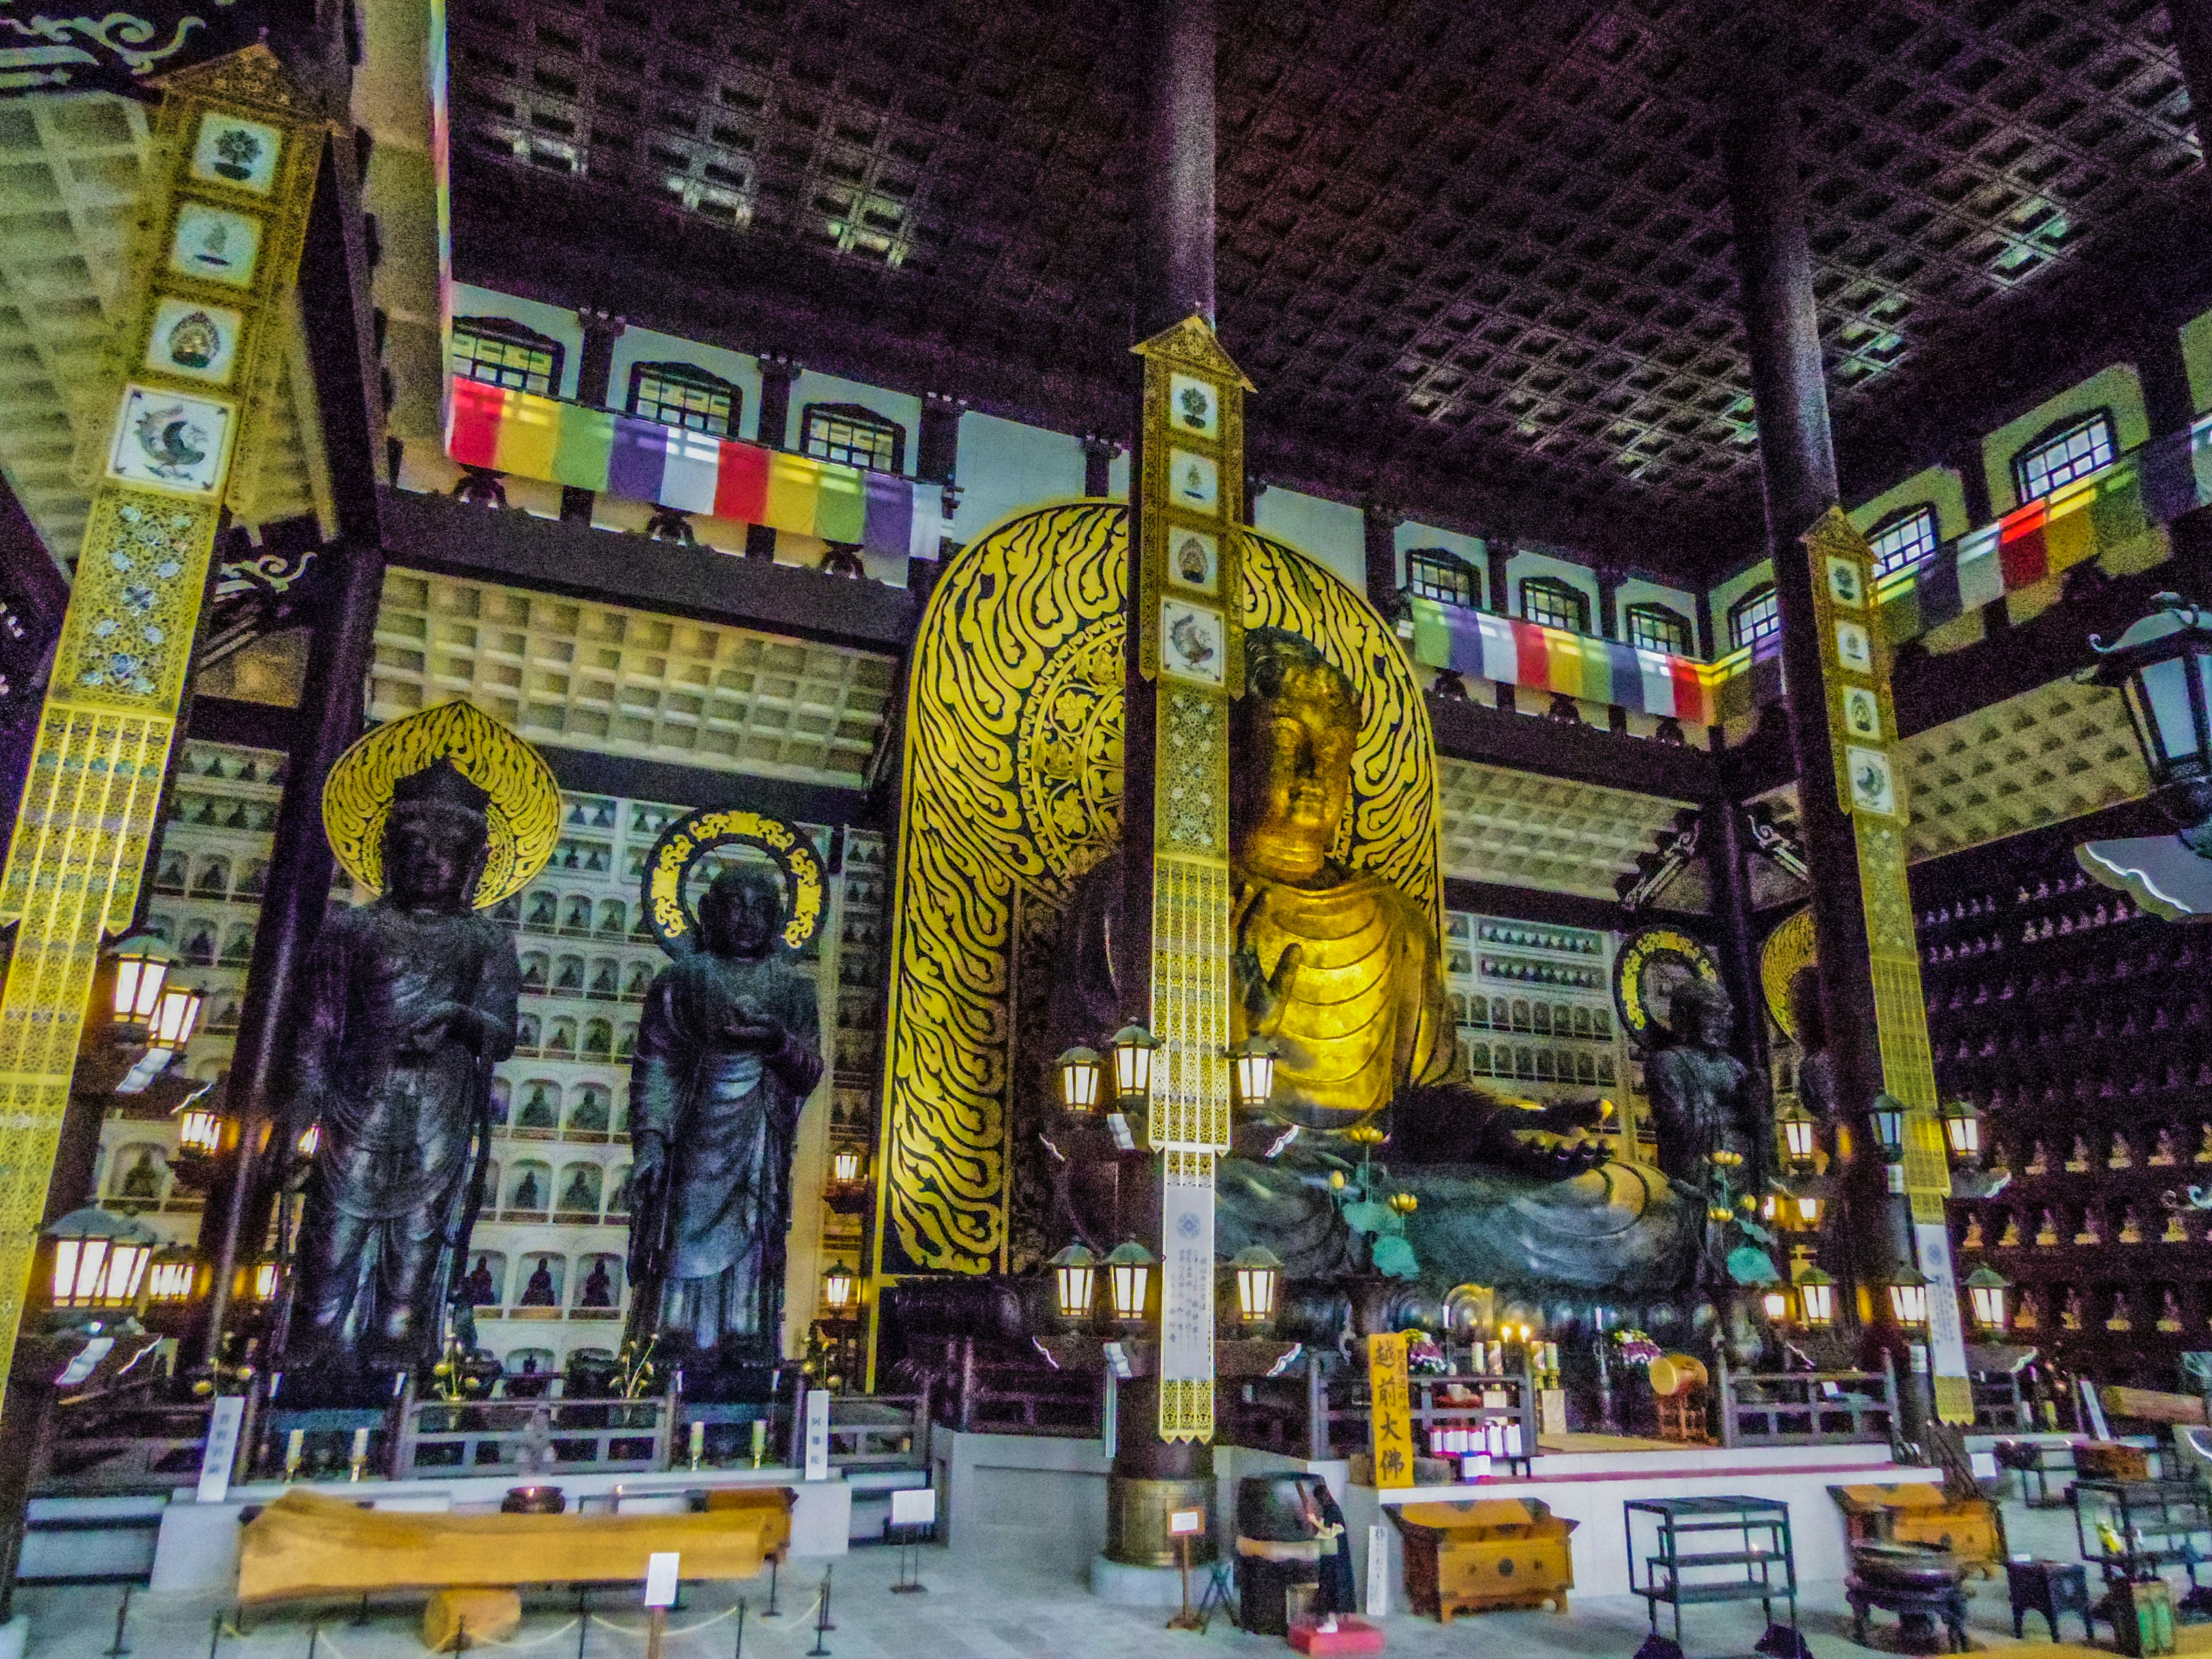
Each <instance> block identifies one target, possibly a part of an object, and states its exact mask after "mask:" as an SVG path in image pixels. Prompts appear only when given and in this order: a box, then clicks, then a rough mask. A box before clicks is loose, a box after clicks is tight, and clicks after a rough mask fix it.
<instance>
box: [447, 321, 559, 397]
mask: <svg viewBox="0 0 2212 1659" xmlns="http://www.w3.org/2000/svg"><path fill="white" fill-rule="evenodd" d="M564 355H565V353H564V349H563V348H562V344H561V343H560V342H559V341H558V340H556V339H551V338H549V337H547V336H545V335H543V334H540V333H539V332H538V331H537V330H536V329H534V328H525V327H524V326H523V325H521V324H520V323H518V322H513V321H510V320H509V319H507V318H505V317H456V318H454V319H453V351H452V353H451V354H450V356H449V357H448V359H447V361H448V362H451V363H452V365H453V373H454V374H458V375H459V376H460V377H461V378H462V379H463V380H483V381H484V382H486V383H487V384H488V385H491V386H513V387H514V388H515V389H516V390H517V391H519V392H536V393H537V394H538V396H539V397H541V398H557V397H559V396H560V395H561V362H562V356H564Z"/></svg>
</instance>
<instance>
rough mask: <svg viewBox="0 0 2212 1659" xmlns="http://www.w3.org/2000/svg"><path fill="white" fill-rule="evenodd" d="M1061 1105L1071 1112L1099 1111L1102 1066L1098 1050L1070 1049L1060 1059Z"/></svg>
mask: <svg viewBox="0 0 2212 1659" xmlns="http://www.w3.org/2000/svg"><path fill="white" fill-rule="evenodd" d="M1059 1068H1060V1104H1061V1105H1063V1106H1065V1107H1066V1109H1068V1110H1069V1111H1071V1112H1095V1111H1097V1109H1098V1085H1099V1082H1100V1080H1101V1070H1102V1068H1101V1066H1100V1065H1099V1061H1098V1054H1097V1050H1096V1049H1091V1048H1070V1049H1069V1050H1068V1051H1067V1052H1066V1054H1062V1055H1061V1056H1060V1061H1059Z"/></svg>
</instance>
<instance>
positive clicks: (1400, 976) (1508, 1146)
mask: <svg viewBox="0 0 2212 1659" xmlns="http://www.w3.org/2000/svg"><path fill="white" fill-rule="evenodd" d="M1245 662H1246V684H1247V688H1248V690H1247V695H1246V696H1244V697H1243V699H1242V700H1241V702H1239V703H1238V705H1237V710H1236V717H1235V722H1234V725H1233V726H1232V738H1231V757H1232V759H1231V766H1232V769H1233V772H1234V778H1233V787H1232V794H1231V878H1232V904H1233V910H1232V914H1231V940H1232V950H1233V957H1232V962H1231V982H1232V990H1233V993H1234V995H1233V999H1232V1013H1231V1028H1232V1029H1231V1041H1232V1042H1239V1041H1242V1040H1243V1039H1244V1038H1245V1037H1246V1036H1251V1035H1257V1036H1264V1037H1267V1038H1269V1039H1271V1040H1272V1041H1273V1042H1274V1043H1275V1045H1276V1047H1277V1050H1278V1054H1277V1060H1276V1066H1275V1085H1274V1093H1273V1097H1272V1098H1271V1099H1270V1100H1269V1101H1268V1102H1267V1103H1266V1104H1265V1105H1264V1106H1262V1107H1257V1108H1254V1109H1249V1110H1248V1111H1247V1112H1246V1114H1245V1115H1244V1116H1243V1120H1242V1121H1240V1122H1239V1124H1238V1126H1237V1156H1234V1157H1231V1158H1228V1159H1226V1160H1225V1162H1224V1165H1223V1168H1222V1170H1221V1178H1220V1182H1219V1191H1220V1195H1221V1199H1220V1201H1221V1206H1222V1210H1221V1224H1220V1225H1221V1231H1220V1233H1219V1234H1218V1237H1217V1246H1218V1248H1220V1249H1224V1250H1225V1251H1227V1250H1233V1249H1235V1248H1237V1243H1236V1242H1232V1241H1243V1240H1247V1239H1249V1241H1251V1242H1258V1243H1267V1245H1268V1246H1269V1248H1271V1249H1274V1250H1275V1251H1276V1252H1277V1254H1278V1255H1280V1256H1282V1257H1283V1259H1284V1261H1285V1267H1286V1269H1287V1270H1288V1271H1289V1272H1290V1273H1291V1274H1292V1275H1293V1276H1294V1277H1305V1276H1321V1275H1326V1274H1328V1273H1334V1272H1341V1271H1349V1270H1352V1268H1354V1267H1357V1265H1358V1262H1357V1259H1356V1256H1357V1253H1356V1252H1355V1251H1353V1250H1352V1249H1350V1248H1349V1242H1348V1240H1347V1239H1346V1237H1345V1235H1344V1231H1343V1229H1342V1227H1341V1225H1340V1224H1339V1223H1338V1222H1337V1220H1336V1217H1335V1212H1334V1208H1333V1207H1332V1206H1331V1205H1330V1202H1329V1200H1328V1185H1327V1181H1326V1176H1325V1165H1326V1164H1327V1160H1328V1157H1329V1155H1330V1149H1331V1147H1332V1146H1334V1152H1336V1153H1339V1154H1342V1153H1350V1154H1351V1155H1352V1157H1353V1158H1357V1157H1358V1155H1359V1154H1358V1147H1357V1146H1348V1145H1346V1139H1347V1132H1350V1131H1352V1130H1355V1129H1358V1128H1361V1127H1364V1126H1368V1125H1370V1124H1371V1125H1373V1126H1374V1127H1377V1128H1382V1129H1385V1130H1387V1131H1388V1133H1389V1142H1388V1144H1387V1146H1384V1147H1383V1148H1382V1149H1380V1152H1379V1154H1378V1155H1379V1156H1382V1157H1383V1158H1387V1159H1388V1160H1389V1164H1390V1166H1391V1169H1392V1170H1393V1180H1394V1181H1395V1182H1397V1183H1398V1184H1399V1185H1400V1186H1401V1187H1402V1188H1404V1189H1405V1190H1406V1191H1407V1192H1409V1193H1411V1194H1413V1196H1414V1197H1415V1198H1416V1199H1417V1200H1419V1204H1418V1208H1417V1210H1416V1211H1415V1212H1413V1213H1412V1214H1410V1215H1409V1216H1408V1217H1407V1235H1408V1237H1409V1238H1410V1240H1411V1242H1412V1243H1413V1247H1414V1249H1415V1250H1416V1252H1417V1254H1418V1255H1419V1260H1420V1261H1421V1262H1422V1264H1423V1277H1424V1279H1437V1280H1440V1281H1442V1282H1443V1283H1445V1284H1447V1285H1449V1284H1455V1283H1460V1282H1466V1281H1479V1282H1482V1283H1498V1284H1507V1285H1528V1286H1531V1287H1543V1286H1549V1287H1554V1288H1569V1289H1588V1290H1607V1289H1612V1288H1615V1287H1624V1288H1627V1289H1629V1290H1631V1291H1634V1290H1638V1289H1643V1290H1649V1291H1652V1292H1654V1293H1655V1294H1656V1293H1658V1292H1659V1291H1662V1289H1664V1290H1669V1291H1679V1290H1680V1289H1682V1288H1685V1287H1686V1284H1687V1279H1688V1274H1689V1273H1690V1269H1691V1266H1692V1260H1693V1258H1694V1255H1695V1241H1696V1237H1697V1229H1696V1228H1695V1227H1694V1226H1693V1225H1692V1222H1691V1219H1690V1206H1689V1205H1688V1203H1687V1201H1686V1198H1685V1197H1684V1195H1683V1194H1680V1193H1678V1192H1677V1191H1676V1190H1675V1189H1674V1188H1673V1187H1672V1186H1670V1184H1669V1183H1668V1181H1667V1179H1666V1177H1665V1176H1662V1175H1661V1174H1660V1172H1659V1171H1658V1170H1651V1169H1647V1168H1645V1167H1644V1166H1642V1165H1638V1164H1611V1163H1607V1152H1608V1148H1607V1146H1606V1144H1605V1142H1604V1141H1603V1140H1601V1139H1600V1138H1599V1136H1598V1134H1597V1133H1596V1132H1597V1130H1598V1128H1599V1127H1600V1125H1601V1121H1602V1119H1601V1107H1600V1105H1599V1103H1598V1102H1597V1101H1596V1100H1595V1099H1592V1100H1590V1101H1588V1102H1584V1103H1571V1104H1559V1105H1553V1106H1548V1107H1539V1106H1536V1105H1534V1104H1531V1103H1517V1102H1512V1101H1508V1100H1506V1099H1504V1098H1502V1097H1498V1096H1497V1095H1493V1094H1492V1093H1490V1092H1488V1091H1486V1090H1484V1089H1481V1088H1480V1087H1478V1086H1477V1085H1475V1084H1474V1083H1473V1082H1472V1081H1470V1080H1469V1079H1468V1073H1467V1072H1466V1069H1465V1066H1464V1062H1463V1060H1462V1054H1461V1051H1460V1048H1459V1044H1458V1042H1457V1033H1456V1030H1455V1023H1454V1020H1453V1017H1452V1009H1451V1004H1450V1001H1449V996H1448V994H1447V993H1446V990H1445V987H1444V980H1443V956H1442V951H1441V947H1440V941H1439V940H1438V938H1437V930H1436V927H1435V925H1434V923H1433V922H1432V921H1431V919H1430V918H1429V916H1428V915H1427V914H1426V913H1425V911H1424V910H1423V908H1421V906H1420V905H1419V904H1418V903H1417V902H1415V901H1414V900H1413V898H1411V897H1410V896H1407V894H1406V893H1405V892H1404V891H1403V890H1401V889H1399V888H1398V887H1396V886H1395V885H1394V884H1392V883H1390V882H1389V881H1388V880H1387V879H1385V878H1383V877H1381V876H1378V875H1376V874H1374V873H1372V872H1365V871H1360V870H1356V869H1348V868H1346V866H1343V865H1342V864H1340V863H1339V862H1337V861H1336V860H1334V859H1333V858H1332V857H1331V856H1330V849H1331V847H1332V844H1333V843H1334V840H1335V836H1336V831H1337V827H1338V825H1339V824H1340V823H1341V822H1342V821H1343V818H1344V816H1345V813H1346V810H1347V809H1348V806H1349V804H1350V800H1351V796H1352V781H1351V769H1352V753H1353V749H1354V745H1355V739H1356V737H1357V734H1358V729H1359V724H1360V706H1359V700H1358V691H1357V690H1355V689H1354V688H1353V686H1352V684H1351V683H1350V682H1349V681H1348V680H1347V679H1346V678H1345V676H1344V675H1343V674H1342V673H1341V672H1340V671H1338V670H1337V669H1336V668H1335V667H1334V665H1331V664H1329V663H1328V661H1327V660H1326V659H1324V658H1323V657H1322V654H1321V653H1320V652H1319V651H1317V650H1316V648H1315V647H1313V646H1312V645H1311V644H1310V643H1309V642H1308V641H1305V640H1304V639H1301V638H1299V637H1298V636H1297V635H1292V634H1289V633H1285V632H1283V631H1281V630H1279V629H1253V630H1252V631H1251V632H1250V633H1249V634H1248V635H1246V636H1245ZM1122 888H1123V881H1122V877H1121V869H1120V861H1119V858H1118V855H1117V856H1116V857H1115V858H1114V859H1111V860H1108V861H1107V862H1106V863H1105V864H1103V865H1102V866H1099V867H1098V868H1097V869H1096V870H1094V871H1092V872H1091V874H1090V875H1089V876H1087V877H1086V878H1085V879H1084V880H1083V881H1082V882H1081V883H1080V884H1079V885H1078V888H1077V891H1076V894H1075V896H1074V900H1073V902H1072V903H1071V905H1070V907H1069V911H1068V915H1067V919H1066V923H1065V926H1064V931H1063V933H1062V939H1063V941H1064V943H1065V959H1066V963H1067V968H1068V971H1067V972H1066V974H1065V975H1063V977H1062V978H1061V979H1060V981H1059V983H1058V985H1057V986H1056V987H1055V992H1054V1007H1053V1015H1052V1026H1053V1037H1052V1040H1051V1042H1048V1045H1047V1049H1046V1051H1047V1052H1056V1051H1057V1050H1058V1049H1059V1048H1066V1047H1071V1046H1073V1044H1075V1043H1077V1042H1084V1041H1086V1040H1090V1039H1091V1038H1093V1036H1094V1034H1095V1033H1097V1032H1098V1031H1102V1030H1111V1029H1112V1028H1113V1027H1114V1026H1115V1025H1116V1024H1120V1023H1121V1020H1122V1018H1126V1017H1127V1016H1126V1012H1125V1005H1124V1003H1123V1002H1122V1000H1121V998H1120V997H1119V996H1118V995H1117V994H1116V992H1115V986H1114V983H1113V975H1112V968H1113V963H1112V961H1111V954H1110V950H1109V942H1110V940H1111V939H1112V938H1113V936H1114V934H1115V932H1116V923H1115V915H1114V911H1115V907H1116V906H1117V904H1118V903H1119V902H1120V899H1121V892H1122ZM1069 1219H1072V1220H1073V1221H1074V1222H1075V1223H1076V1225H1077V1227H1078V1229H1079V1231H1086V1232H1087V1231H1093V1230H1092V1229H1091V1228H1088V1227H1086V1225H1085V1218H1084V1217H1082V1216H1080V1215H1076V1216H1072V1217H1070V1218H1069Z"/></svg>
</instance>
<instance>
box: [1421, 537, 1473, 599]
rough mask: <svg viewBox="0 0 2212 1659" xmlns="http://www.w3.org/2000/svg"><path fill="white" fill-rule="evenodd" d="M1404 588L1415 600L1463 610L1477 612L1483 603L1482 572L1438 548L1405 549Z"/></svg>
mask: <svg viewBox="0 0 2212 1659" xmlns="http://www.w3.org/2000/svg"><path fill="white" fill-rule="evenodd" d="M1406 586H1407V587H1409V588H1410V589H1412V590H1413V596H1414V597H1415V598H1416V599H1434V600H1436V601H1437V603H1438V604H1440V605H1457V606H1459V607H1460V609H1462V611H1474V610H1476V609H1479V608H1480V605H1481V604H1482V573H1481V572H1480V571H1479V570H1477V569H1476V568H1474V566H1473V565H1471V564H1469V563H1468V562H1467V561H1466V560H1465V559H1462V557H1460V556H1459V555H1458V554H1456V553H1453V552H1449V551H1448V550H1445V549H1443V548H1441V547H1415V548H1409V549H1408V550H1407V553H1406Z"/></svg>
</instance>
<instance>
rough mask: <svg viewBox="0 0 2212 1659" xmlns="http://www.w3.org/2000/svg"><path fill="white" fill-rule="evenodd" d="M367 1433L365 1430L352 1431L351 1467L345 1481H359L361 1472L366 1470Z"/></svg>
mask: <svg viewBox="0 0 2212 1659" xmlns="http://www.w3.org/2000/svg"><path fill="white" fill-rule="evenodd" d="M366 1468H368V1430H367V1429H356V1430H355V1431H353V1467H352V1468H351V1470H350V1471H349V1473H348V1474H347V1476H346V1479H348V1480H360V1479H361V1477H362V1471H363V1470H365V1469H366Z"/></svg>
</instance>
